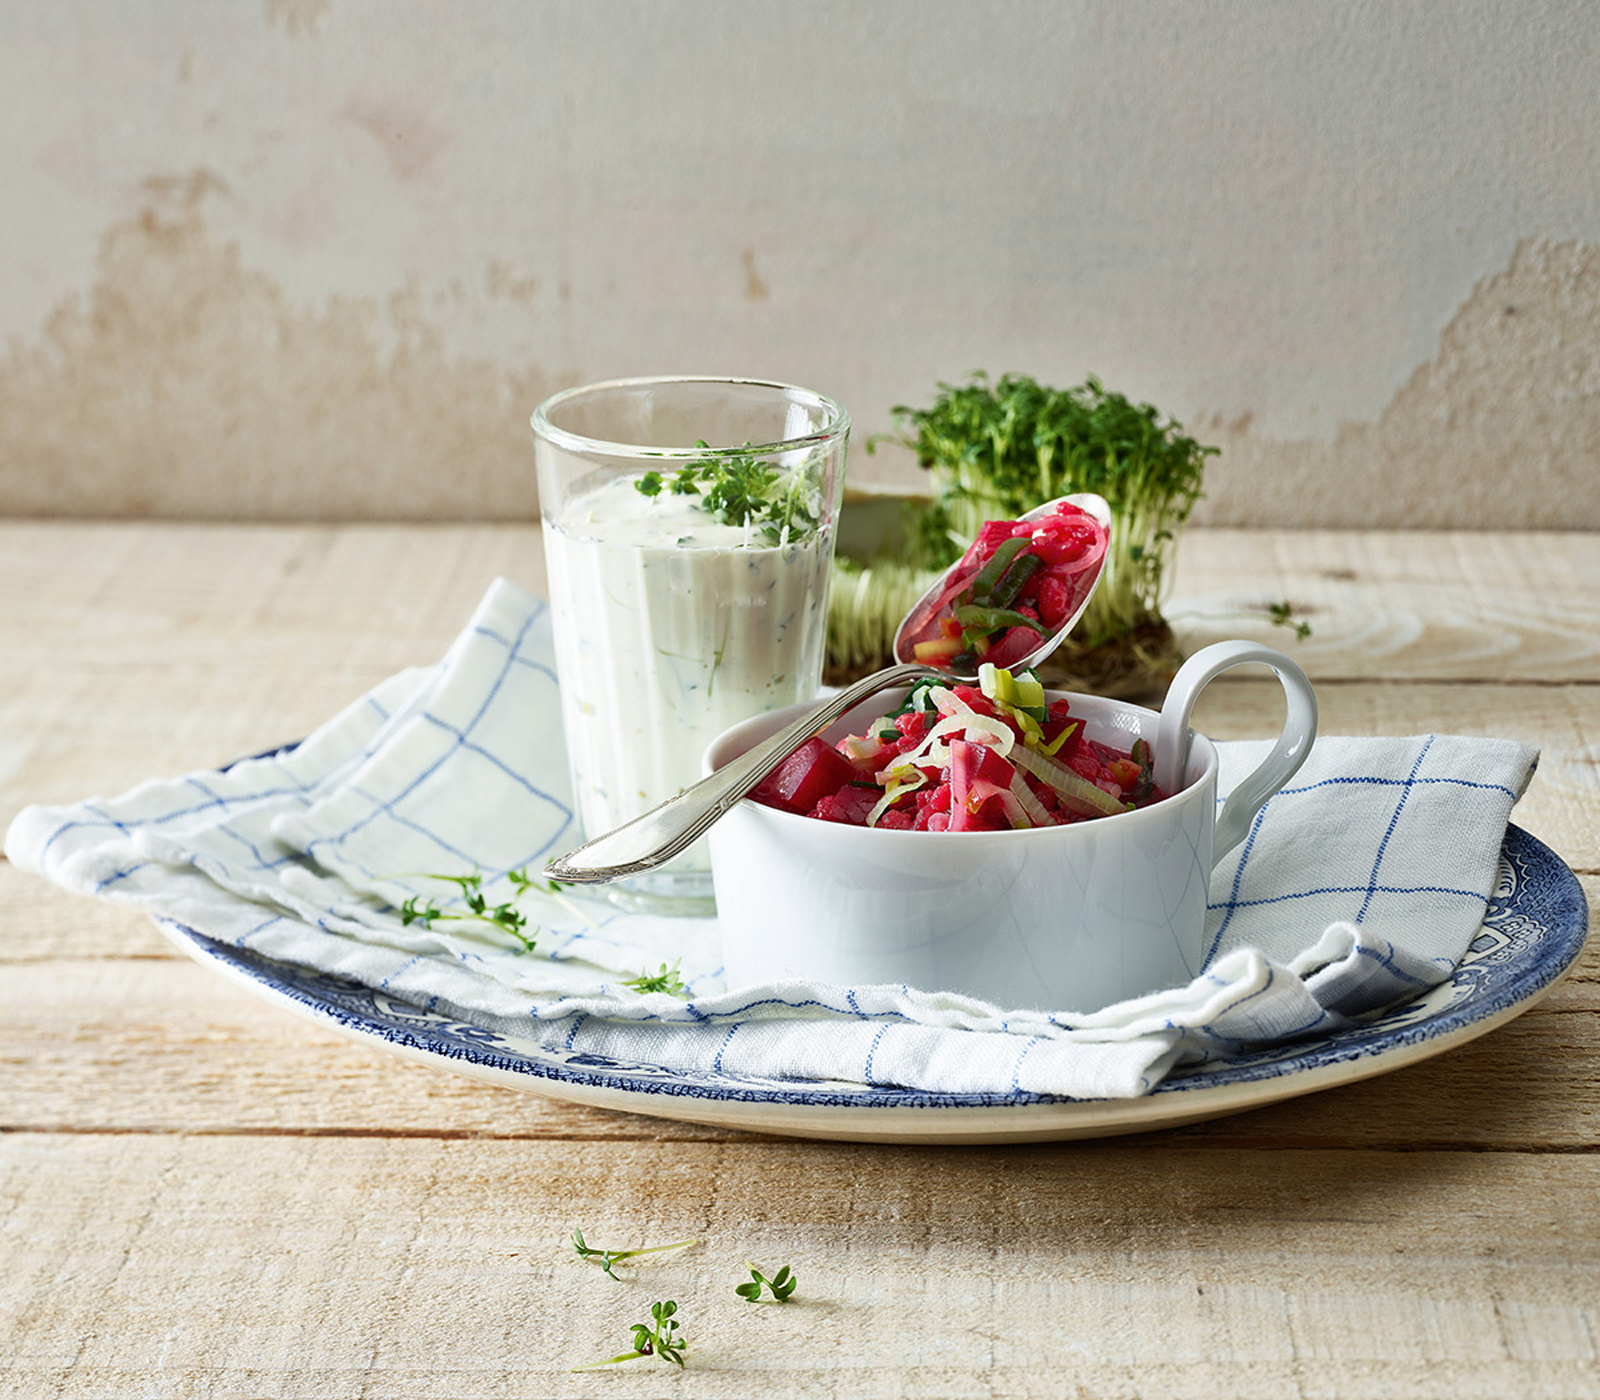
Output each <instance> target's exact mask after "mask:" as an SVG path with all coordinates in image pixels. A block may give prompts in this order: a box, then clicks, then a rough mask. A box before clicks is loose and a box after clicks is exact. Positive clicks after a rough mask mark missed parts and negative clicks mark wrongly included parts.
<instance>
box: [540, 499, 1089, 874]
mask: <svg viewBox="0 0 1600 1400" xmlns="http://www.w3.org/2000/svg"><path fill="white" fill-rule="evenodd" d="M1110 529H1111V510H1110V507H1109V506H1108V505H1107V504H1106V503H1105V501H1104V500H1103V499H1101V498H1100V497H1099V496H1096V495H1092V494H1089V493H1083V494H1079V495H1074V496H1062V497H1059V498H1057V499H1056V500H1053V501H1048V502H1046V503H1045V504H1044V505H1042V506H1039V507H1038V508H1036V509H1034V510H1031V511H1029V512H1028V513H1027V514H1026V515H1024V516H1023V517H1022V518H1021V519H1020V520H1015V521H990V522H989V523H988V524H986V525H985V526H984V527H983V529H982V530H981V531H980V532H979V534H978V538H977V539H976V540H974V541H973V542H972V546H971V547H970V548H969V549H968V550H967V552H966V553H965V554H963V555H962V556H961V558H960V559H958V560H957V561H956V562H955V563H954V564H952V565H951V566H950V568H949V569H947V570H946V571H945V572H944V574H943V575H942V576H941V577H940V579H939V581H938V582H937V583H936V584H934V586H933V587H932V588H930V589H929V590H928V591H927V593H925V594H924V595H923V596H922V597H921V598H920V599H919V600H918V601H917V603H916V604H915V606H913V607H912V609H911V611H910V612H908V613H907V614H906V617H905V620H904V621H903V622H902V623H901V624H900V628H899V630H898V631H897V632H896V634H895V639H894V656H895V663H896V664H895V665H893V666H888V667H885V668H884V669H883V670H881V671H875V672H873V674H872V675H870V676H864V677H862V679H860V680H859V681H856V682H855V683H854V684H853V685H849V686H846V687H845V688H844V689H843V690H841V691H839V692H838V693H837V694H836V695H832V696H830V697H828V698H827V699H826V700H822V701H819V702H818V704H817V706H816V708H815V709H813V710H811V711H810V712H809V713H807V714H805V715H803V716H802V717H801V718H800V719H798V720H796V721H795V722H794V723H793V724H791V725H789V726H788V727H787V728H785V729H783V730H780V731H779V732H778V733H777V734H775V735H773V736H772V737H771V738H770V739H768V740H767V741H766V742H765V743H762V744H758V745H757V746H756V747H755V748H753V749H750V750H749V751H748V752H746V753H744V754H741V755H740V756H739V757H738V758H736V759H734V760H733V761H732V762H731V763H729V764H727V765H726V766H724V767H722V768H719V769H718V770H717V771H716V772H715V773H713V774H711V776H710V777H707V778H702V779H701V780H700V781H699V782H698V783H696V784H695V785H694V786H693V787H691V788H687V789H685V790H684V791H683V792H681V793H679V794H678V795H677V796H676V797H672V798H669V799H668V800H667V801H665V802H663V803H661V805H660V806H658V807H653V808H651V810H650V811H648V812H645V813H644V814H643V815H642V816H638V817H635V818H634V819H633V820H632V821H630V822H627V823H625V824H624V825H622V826H619V827H617V828H616V829H615V830H614V831H608V832H606V833H605V834H604V835H601V836H596V837H595V838H594V839H592V840H590V841H587V842H585V843H584V844H583V845H581V846H579V847H577V849H575V850H572V851H569V852H567V854H566V855H564V856H561V857H559V858H557V859H556V860H553V861H551V862H550V864H548V865H547V866H545V869H544V873H545V875H546V877H547V878H549V879H552V880H561V881H564V882H568V883H572V884H580V885H582V884H591V885H592V884H606V883H608V882H609V881H612V880H621V879H625V878H627V877H628V876H630V875H639V874H643V873H644V872H645V871H647V870H654V869H655V868H656V867H657V866H659V865H662V864H664V863H665V862H667V861H669V860H671V859H672V857H673V856H675V855H678V854H679V853H680V852H682V851H684V850H686V849H688V847H689V846H691V845H693V844H694V842H695V841H697V840H699V838H700V837H701V836H703V835H705V833H706V832H707V831H708V830H710V828H711V827H712V826H713V825H714V824H715V823H716V822H717V821H718V820H719V819H720V818H721V817H722V816H723V815H724V814H725V813H726V812H727V811H728V809H729V808H730V807H732V806H733V804H734V803H736V802H738V801H739V800H740V799H741V798H744V797H746V796H748V795H749V794H750V793H751V792H752V791H753V790H754V789H755V788H756V787H758V786H759V785H760V784H761V782H762V781H763V780H764V779H766V778H767V777H768V776H770V775H771V774H772V773H773V772H775V771H776V770H777V769H778V768H779V767H780V765H782V763H783V762H784V760H785V759H787V758H788V757H789V755H790V754H792V753H794V751H795V750H796V749H798V748H800V747H801V745H803V744H805V743H806V742H807V741H808V740H809V739H812V738H814V737H815V736H817V735H818V734H820V733H821V732H822V731H823V730H824V729H826V728H827V727H828V726H829V725H830V724H832V723H833V722H834V720H836V719H838V718H839V716H840V715H842V714H844V713H845V712H846V711H847V710H849V709H851V708H852V707H853V706H855V705H858V704H860V703H861V702H862V701H863V700H866V699H868V698H869V697H870V696H873V695H875V694H877V693H878V692H879V691H880V690H888V689H889V688H890V687H892V686H897V685H910V684H912V683H914V682H916V681H919V680H923V679H926V678H929V677H932V678H934V679H944V680H952V681H968V682H970V681H975V680H976V679H977V678H978V668H979V667H980V666H983V665H984V664H986V663H987V664H993V665H995V666H1002V667H1005V668H1006V669H1007V670H1013V671H1015V670H1025V669H1027V668H1028V667H1030V666H1037V665H1038V664H1039V663H1040V662H1041V661H1043V660H1044V659H1045V657H1047V656H1049V655H1050V653H1051V652H1053V651H1054V650H1055V649H1056V648H1057V647H1058V646H1059V645H1060V644H1061V643H1062V641H1063V640H1065V638H1066V636H1067V634H1068V633H1069V632H1071V631H1072V629H1073V628H1074V627H1075V626H1076V625H1077V623H1078V619H1079V618H1081V617H1082V616H1083V612H1084V609H1085V608H1087V607H1088V605H1089V599H1090V598H1092V597H1093V596H1094V590H1095V587H1096V585H1097V584H1098V583H1099V581H1100V574H1101V570H1102V569H1103V568H1104V565H1105V557H1106V543H1107V540H1108V538H1109V535H1110Z"/></svg>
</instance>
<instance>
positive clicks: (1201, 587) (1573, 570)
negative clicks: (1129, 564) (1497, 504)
mask: <svg viewBox="0 0 1600 1400" xmlns="http://www.w3.org/2000/svg"><path fill="white" fill-rule="evenodd" d="M1172 584H1173V589H1172V595H1171V598H1170V600H1169V603H1168V604H1167V605H1166V606H1165V608H1164V612H1165V614H1166V616H1167V617H1168V619H1169V621H1171V622H1172V624H1173V626H1174V628H1175V629H1176V630H1177V631H1178V633H1179V636H1180V639H1181V640H1182V641H1183V643H1184V644H1185V645H1186V646H1187V647H1189V648H1190V649H1193V648H1195V647H1197V646H1199V645H1203V644H1204V643H1205V642H1208V641H1216V640H1219V639H1220V638H1223V637H1233V636H1244V637H1253V638H1256V639H1258V640H1260V641H1264V642H1267V643H1268V644H1269V645H1272V646H1276V647H1279V648H1281V649H1282V650H1285V651H1287V652H1289V653H1290V654H1291V655H1292V656H1293V657H1294V658H1295V659H1296V660H1297V661H1299V662H1300V664H1301V665H1302V666H1304V667H1305V668H1306V670H1307V671H1308V672H1309V673H1310V674H1311V675H1312V676H1313V677H1314V678H1315V679H1318V680H1335V679H1341V680H1348V679H1381V678H1389V679H1406V680H1419V679H1421V680H1451V679H1467V680H1479V679H1483V678H1484V677H1488V676H1495V677H1503V678H1506V679H1516V680H1522V681H1529V682H1545V681H1557V680H1570V681H1593V680H1595V679H1596V678H1597V677H1600V616H1597V614H1596V610H1595V606H1594V602H1595V599H1596V598H1600V549H1596V548H1595V541H1594V537H1593V536H1592V535H1586V534H1583V533H1581V532H1572V533H1565V534H1563V533H1545V534H1500V533H1497V532H1493V531H1485V532H1483V533H1468V532H1459V531H1457V532H1438V533H1435V532H1421V531H1373V532H1370V533H1360V532H1352V531H1337V530H1292V531H1291V530H1286V531H1275V532H1268V531H1260V530H1222V529H1216V530H1193V531H1189V532H1187V533H1186V534H1185V535H1184V537H1183V539H1182V541H1181V543H1180V545H1179V550H1178V555H1177V570H1176V574H1175V577H1174V578H1173V580H1172ZM1283 602H1287V603H1288V604H1289V605H1290V608H1291V611H1292V614H1293V616H1294V617H1295V618H1296V619H1297V620H1303V621H1305V622H1306V623H1308V624H1309V625H1310V627H1311V635H1310V637H1308V638H1307V639H1306V640H1304V641H1296V640H1295V638H1294V635H1293V633H1292V632H1291V631H1289V630H1288V629H1286V628H1284V627H1281V626H1274V625H1273V624H1272V622H1271V621H1270V618H1269V617H1268V615H1267V614H1268V610H1269V609H1270V607H1271V606H1272V605H1273V604H1275V603H1283Z"/></svg>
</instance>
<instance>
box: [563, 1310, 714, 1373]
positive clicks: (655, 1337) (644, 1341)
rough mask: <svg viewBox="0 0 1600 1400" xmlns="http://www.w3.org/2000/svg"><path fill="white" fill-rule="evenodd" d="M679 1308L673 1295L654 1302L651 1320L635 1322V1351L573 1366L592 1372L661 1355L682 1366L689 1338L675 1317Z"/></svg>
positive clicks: (576, 1369)
mask: <svg viewBox="0 0 1600 1400" xmlns="http://www.w3.org/2000/svg"><path fill="white" fill-rule="evenodd" d="M677 1311H678V1305H677V1303H675V1302H673V1301H672V1300H671V1299H670V1298H669V1299H666V1300H665V1301H663V1302H659V1303H652V1304H651V1305H650V1321H649V1322H636V1323H634V1324H633V1329H632V1330H633V1350H632V1351H625V1352H623V1353H622V1354H621V1355H620V1356H607V1357H604V1358H603V1359H601V1360H599V1361H586V1362H584V1363H583V1365H581V1366H574V1367H572V1369H573V1370H574V1371H590V1370H594V1369H595V1368H596V1367H599V1366H618V1365H621V1364H622V1363H623V1362H625V1361H638V1360H640V1359H641V1358H643V1357H646V1356H659V1357H660V1358H661V1359H662V1360H663V1361H670V1362H672V1364H673V1365H674V1366H677V1367H679V1368H680V1369H681V1368H682V1366H683V1354H684V1352H685V1350H687V1348H688V1345H689V1339H688V1338H687V1337H686V1336H685V1335H684V1334H683V1332H682V1331H681V1329H680V1327H679V1324H678V1322H677V1321H676V1320H675V1319H674V1318H673V1316H672V1315H673V1313H675V1312H677Z"/></svg>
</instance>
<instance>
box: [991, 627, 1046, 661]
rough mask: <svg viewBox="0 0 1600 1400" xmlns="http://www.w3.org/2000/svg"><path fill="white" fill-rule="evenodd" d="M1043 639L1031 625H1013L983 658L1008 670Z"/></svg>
mask: <svg viewBox="0 0 1600 1400" xmlns="http://www.w3.org/2000/svg"><path fill="white" fill-rule="evenodd" d="M1041 640H1043V639H1042V638H1041V637H1040V636H1039V634H1038V633H1037V632H1035V631H1034V630H1033V628H1031V627H1013V628H1011V629H1009V630H1008V631H1007V632H1006V634H1005V635H1004V636H1003V637H1001V638H1000V640H999V641H998V642H996V643H995V644H994V645H993V646H992V647H990V648H989V651H988V654H987V655H986V656H985V657H984V658H983V659H984V660H985V661H992V662H993V663H994V664H995V665H996V666H1003V667H1005V668H1006V669H1007V670H1010V669H1011V667H1013V666H1015V665H1016V664H1017V662H1019V661H1021V660H1022V658H1023V657H1025V656H1026V655H1027V654H1028V653H1029V652H1030V651H1032V650H1033V649H1034V648H1035V647H1036V646H1038V645H1039V643H1040V641H1041Z"/></svg>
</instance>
